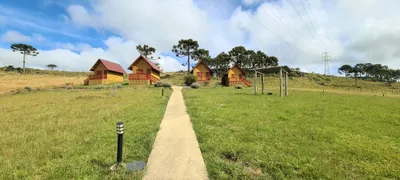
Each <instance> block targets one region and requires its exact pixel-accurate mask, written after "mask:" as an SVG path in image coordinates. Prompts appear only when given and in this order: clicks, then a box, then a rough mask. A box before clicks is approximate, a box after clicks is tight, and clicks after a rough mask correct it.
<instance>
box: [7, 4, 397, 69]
mask: <svg viewBox="0 0 400 180" xmlns="http://www.w3.org/2000/svg"><path fill="white" fill-rule="evenodd" d="M292 1H293V0H292ZM233 2H234V3H235V4H234V5H232V4H230V3H229V1H219V0H218V1H215V0H174V1H165V0H146V1H142V0H132V1H122V0H117V1H109V0H96V1H95V0H92V1H90V3H89V6H87V7H84V6H82V5H79V4H76V5H70V6H68V8H67V12H68V17H63V19H64V20H65V21H67V22H68V23H69V24H71V27H77V26H78V27H79V28H78V29H80V28H82V27H89V28H94V29H96V30H98V31H100V32H104V31H110V32H112V33H115V34H118V35H119V36H121V37H110V38H108V39H107V40H106V41H104V44H105V45H106V47H107V48H106V49H98V48H97V49H96V48H92V47H90V46H89V45H87V44H86V45H85V43H77V44H68V43H67V44H59V46H58V48H62V49H69V50H73V51H75V52H76V51H78V52H80V53H79V54H77V55H78V56H79V57H81V58H82V54H84V53H89V52H90V53H98V55H97V56H103V55H104V54H106V55H108V56H109V57H110V58H114V59H117V60H118V61H120V62H121V64H124V63H126V64H127V65H129V63H130V62H131V61H132V58H134V57H135V56H136V55H137V52H136V50H135V46H136V45H137V44H148V45H151V46H154V47H155V48H156V49H157V52H158V53H161V52H170V51H171V48H172V46H173V45H174V44H176V43H177V42H178V40H180V39H185V38H192V39H195V40H198V41H199V44H200V46H201V47H202V48H206V49H209V50H210V52H211V54H212V55H213V56H215V55H216V54H217V53H219V52H221V51H225V52H227V51H229V50H230V49H231V48H232V47H234V46H237V45H244V46H246V47H247V48H251V49H255V50H262V51H264V52H266V53H267V54H268V55H272V56H277V57H278V58H279V63H280V64H282V65H289V66H291V67H300V68H301V69H306V70H308V71H310V72H318V73H322V72H323V71H324V69H323V67H324V65H323V64H322V63H321V58H320V55H321V53H322V52H323V51H325V49H326V50H328V51H329V52H331V54H332V60H331V62H330V63H331V72H336V71H337V70H336V69H334V68H335V67H337V66H340V65H341V64H344V63H349V64H355V63H359V62H371V63H382V64H386V65H389V67H392V68H400V44H399V43H400V38H399V36H400V21H398V19H399V18H400V12H399V11H397V7H399V6H400V1H395V0H387V1H377V0H366V1H365V2H364V1H363V3H360V2H358V1H349V0H307V1H293V3H294V6H295V7H296V9H297V11H298V13H299V14H300V15H301V17H300V16H299V15H298V13H297V11H296V9H295V8H293V5H292V4H291V2H290V1H289V0H281V1H268V2H267V1H259V0H241V1H233ZM308 3H309V4H308ZM261 4H262V5H261ZM237 5H244V6H246V7H245V8H247V9H245V8H242V7H237ZM256 5H258V7H257V8H256V9H252V10H251V11H250V10H248V8H249V7H254V6H256ZM309 5H310V6H311V9H310V7H309ZM235 6H236V7H235ZM303 6H304V7H303ZM0 9H1V7H0ZM245 10H246V11H245ZM247 13H248V14H251V15H252V16H253V17H254V19H253V18H251V17H249V16H248V15H247ZM0 14H1V13H0ZM275 15H276V16H278V18H279V19H280V20H281V21H283V22H284V23H285V24H286V25H287V26H288V27H289V28H290V30H291V31H293V32H294V36H295V37H293V36H292V35H291V31H290V30H288V29H287V27H285V26H284V25H283V24H282V23H281V22H280V21H279V20H278V18H276V17H275ZM310 18H311V19H312V20H310ZM303 21H304V22H305V23H304V22H303ZM24 22H25V21H24ZM258 22H259V23H261V25H260V24H259V23H258ZM316 22H317V23H316ZM30 27H35V26H33V25H32V26H30ZM36 28H37V27H36ZM267 28H268V29H270V31H272V32H273V33H272V32H270V31H269V30H268V29H267ZM50 32H51V31H50ZM66 33H67V32H66ZM274 33H275V34H276V35H278V36H280V37H281V38H283V39H284V40H282V39H281V38H280V37H277V36H276V35H275V34H274ZM313 36H315V37H313ZM298 38H299V39H301V41H302V42H300V41H299V40H298ZM285 41H287V42H285ZM298 49H300V50H298ZM96 50H97V51H96ZM100 50H102V51H100ZM64 53H65V52H64ZM71 53H73V52H71ZM75 54H76V53H75ZM163 58H164V59H163ZM162 59H163V60H160V64H162V65H163V66H165V67H167V68H166V69H169V70H170V69H179V68H184V67H182V66H181V64H180V63H179V62H176V61H175V60H174V61H170V59H169V57H162ZM172 60H173V58H172ZM80 61H87V59H81V60H80ZM80 63H82V62H80ZM76 67H79V66H76ZM86 69H87V68H86Z"/></svg>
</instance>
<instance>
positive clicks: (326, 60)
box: [321, 50, 331, 75]
mask: <svg viewBox="0 0 400 180" xmlns="http://www.w3.org/2000/svg"><path fill="white" fill-rule="evenodd" d="M321 58H322V61H323V62H324V64H325V72H324V74H325V75H329V74H330V71H329V61H330V60H331V53H330V52H328V51H326V50H325V52H323V53H322V54H321Z"/></svg>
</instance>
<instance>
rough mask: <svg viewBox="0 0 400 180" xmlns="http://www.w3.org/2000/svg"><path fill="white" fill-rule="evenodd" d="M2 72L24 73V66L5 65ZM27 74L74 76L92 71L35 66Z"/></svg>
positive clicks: (1, 69) (85, 74) (26, 71)
mask: <svg viewBox="0 0 400 180" xmlns="http://www.w3.org/2000/svg"><path fill="white" fill-rule="evenodd" d="M0 72H4V73H19V74H21V73H22V68H20V67H13V66H5V67H0ZM25 74H27V75H52V76H66V77H73V76H87V75H89V74H90V72H73V71H59V70H42V69H33V68H26V69H25Z"/></svg>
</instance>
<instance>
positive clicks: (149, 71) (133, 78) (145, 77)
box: [128, 55, 161, 86]
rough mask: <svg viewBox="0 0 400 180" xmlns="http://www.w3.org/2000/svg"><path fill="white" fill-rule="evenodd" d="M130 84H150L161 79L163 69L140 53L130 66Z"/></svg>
mask: <svg viewBox="0 0 400 180" xmlns="http://www.w3.org/2000/svg"><path fill="white" fill-rule="evenodd" d="M128 70H131V71H132V74H129V85H133V86H135V85H150V84H154V83H156V82H158V81H160V73H161V70H160V68H158V67H157V66H156V65H155V64H154V63H153V62H151V61H150V60H149V59H147V58H146V57H144V56H142V55H140V56H139V57H138V58H137V59H136V60H135V61H134V62H133V63H132V65H130V66H129V68H128Z"/></svg>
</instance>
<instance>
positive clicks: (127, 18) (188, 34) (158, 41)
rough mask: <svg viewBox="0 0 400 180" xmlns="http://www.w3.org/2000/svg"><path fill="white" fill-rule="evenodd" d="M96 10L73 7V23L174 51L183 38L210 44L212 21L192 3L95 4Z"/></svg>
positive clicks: (152, 0) (106, 0) (180, 0)
mask: <svg viewBox="0 0 400 180" xmlns="http://www.w3.org/2000/svg"><path fill="white" fill-rule="evenodd" d="M91 5H92V7H91V9H93V11H91V12H88V10H87V9H86V8H85V7H83V6H81V5H71V6H69V7H68V13H69V16H70V18H71V20H72V21H73V22H74V23H75V24H77V25H81V26H89V27H94V28H103V29H107V30H110V31H113V32H115V33H117V34H119V35H121V36H123V37H124V38H126V39H130V40H134V41H135V42H138V43H140V44H149V45H152V46H156V47H157V49H158V50H160V51H170V50H171V48H172V45H173V44H176V43H177V42H178V41H179V40H180V39H182V38H193V39H196V40H199V41H200V43H202V41H207V40H208V37H209V36H210V35H211V34H210V25H209V20H210V19H209V18H208V16H207V13H206V12H205V11H202V10H200V9H199V8H197V7H196V4H194V3H193V2H192V1H191V0H177V1H157V0H146V1H139V0H137V1H124V2H123V3H122V2H121V1H109V0H99V1H92V3H91ZM178 9H179V10H178Z"/></svg>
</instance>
